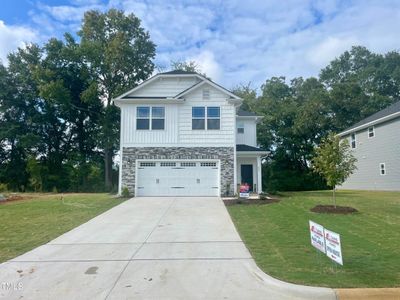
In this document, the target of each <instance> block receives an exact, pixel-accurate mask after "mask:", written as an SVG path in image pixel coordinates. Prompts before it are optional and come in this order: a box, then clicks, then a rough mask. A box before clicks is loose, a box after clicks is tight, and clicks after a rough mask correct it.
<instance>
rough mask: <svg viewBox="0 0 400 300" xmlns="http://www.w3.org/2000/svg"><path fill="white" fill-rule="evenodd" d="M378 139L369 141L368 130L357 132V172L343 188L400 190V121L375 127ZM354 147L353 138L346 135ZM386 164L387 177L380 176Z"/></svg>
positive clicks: (392, 121)
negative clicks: (383, 165)
mask: <svg viewBox="0 0 400 300" xmlns="http://www.w3.org/2000/svg"><path fill="white" fill-rule="evenodd" d="M374 131H375V136H374V137H373V138H368V128H366V129H363V130H360V131H357V132H356V144H357V145H356V148H355V149H352V151H353V155H354V156H355V158H357V163H356V165H357V170H355V171H354V173H353V174H352V175H350V177H349V178H348V179H347V180H346V182H345V183H344V184H343V185H342V186H341V187H339V188H340V189H360V190H400V118H397V119H393V120H391V121H388V122H385V123H381V124H377V125H375V126H374ZM344 138H347V139H348V140H349V143H350V135H346V136H345V137H344ZM381 163H384V164H385V167H386V175H380V164H381Z"/></svg>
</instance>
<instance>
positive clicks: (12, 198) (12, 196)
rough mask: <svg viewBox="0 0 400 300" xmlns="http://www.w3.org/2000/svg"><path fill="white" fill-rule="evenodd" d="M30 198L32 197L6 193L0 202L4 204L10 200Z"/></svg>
mask: <svg viewBox="0 0 400 300" xmlns="http://www.w3.org/2000/svg"><path fill="white" fill-rule="evenodd" d="M30 198H32V197H23V196H20V195H8V196H7V197H6V199H5V200H2V201H0V204H5V203H8V202H12V201H21V200H27V199H30Z"/></svg>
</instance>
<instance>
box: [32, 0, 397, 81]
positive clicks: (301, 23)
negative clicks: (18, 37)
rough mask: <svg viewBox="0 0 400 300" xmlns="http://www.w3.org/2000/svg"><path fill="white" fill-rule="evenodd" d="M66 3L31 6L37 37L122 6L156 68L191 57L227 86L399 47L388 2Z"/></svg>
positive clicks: (307, 71) (307, 72)
mask: <svg viewBox="0 0 400 300" xmlns="http://www.w3.org/2000/svg"><path fill="white" fill-rule="evenodd" d="M70 1H71V2H70V3H71V5H62V6H57V5H51V4H46V5H44V4H39V5H38V7H37V10H36V11H35V13H34V14H32V18H33V19H34V22H36V23H37V24H38V31H39V30H40V35H41V36H42V35H43V34H42V33H43V32H45V33H46V34H47V36H49V35H57V34H58V36H60V34H62V33H63V32H64V31H70V32H76V31H77V29H78V27H79V25H80V19H81V18H82V16H83V13H84V11H86V10H88V9H93V8H96V9H100V10H102V11H104V10H106V9H109V8H111V7H115V8H119V9H124V10H125V11H126V12H127V13H131V12H132V13H134V14H135V15H136V16H138V17H139V18H140V19H141V20H142V26H144V27H145V28H146V30H148V31H149V32H150V36H151V39H152V40H153V41H154V42H155V43H156V45H157V57H156V64H157V65H160V66H164V67H166V66H167V67H168V66H169V65H170V62H171V61H172V60H175V61H176V60H193V59H194V60H196V61H197V62H198V63H199V64H201V66H202V68H203V69H204V71H205V72H207V73H208V74H209V75H210V76H211V77H212V78H213V79H214V80H217V81H219V82H220V83H221V84H224V85H226V86H227V87H232V86H234V85H237V84H240V83H248V82H252V83H253V85H254V86H260V84H261V83H263V82H264V81H265V80H266V79H267V78H269V77H271V76H281V75H285V76H286V77H287V78H293V77H297V76H303V77H308V76H317V75H318V72H319V70H320V69H321V68H323V67H325V66H326V65H327V64H328V63H329V62H330V61H331V60H332V59H334V58H335V57H337V56H339V55H340V54H341V53H342V52H343V51H345V50H348V49H350V47H351V46H352V45H355V44H361V45H365V46H366V47H368V48H369V49H371V50H372V51H376V52H379V53H384V52H387V51H390V50H399V49H400V39H399V38H398V30H397V28H400V2H399V1H396V0H382V1H375V0H364V1H342V0H287V1H273V0H265V1H257V0H247V1H239V0H236V1H235V0H232V1H213V0H204V1H200V2H199V1H196V0H177V1H167V2H166V1H164V0H151V1H144V0H109V1H108V2H107V3H104V2H102V1H100V0H89V1H83V0H70ZM49 3H51V2H49ZM39 27H40V28H39ZM28 38H29V36H28Z"/></svg>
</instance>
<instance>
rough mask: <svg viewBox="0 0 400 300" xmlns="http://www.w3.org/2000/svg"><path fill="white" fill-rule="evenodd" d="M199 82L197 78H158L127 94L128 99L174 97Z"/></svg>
mask: <svg viewBox="0 0 400 300" xmlns="http://www.w3.org/2000/svg"><path fill="white" fill-rule="evenodd" d="M199 81H200V79H199V78H197V77H172V78H165V77H160V78H157V79H155V80H154V81H153V82H150V83H148V84H147V85H146V86H144V87H142V88H141V89H139V90H137V91H134V92H132V93H130V94H128V97H174V96H176V95H177V94H179V93H180V92H182V91H184V90H186V89H188V88H189V87H191V86H192V85H194V84H195V83H197V82H199Z"/></svg>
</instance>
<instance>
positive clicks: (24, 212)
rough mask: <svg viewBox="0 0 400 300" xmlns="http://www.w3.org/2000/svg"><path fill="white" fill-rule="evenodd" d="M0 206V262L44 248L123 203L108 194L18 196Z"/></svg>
mask: <svg viewBox="0 0 400 300" xmlns="http://www.w3.org/2000/svg"><path fill="white" fill-rule="evenodd" d="M20 195H22V196H23V197H25V198H27V200H19V201H12V202H8V203H5V204H0V262H4V261H6V260H9V259H11V258H14V257H16V256H18V255H20V254H22V253H25V252H27V251H29V250H31V249H33V248H35V247H38V246H40V245H43V244H45V243H47V242H49V241H50V240H52V239H54V238H56V237H58V236H59V235H61V234H63V233H65V232H67V231H69V230H71V229H72V228H74V227H76V226H78V225H80V224H82V223H84V222H86V221H88V220H90V219H91V218H93V217H95V216H96V215H98V214H100V213H102V212H104V211H106V210H108V209H110V208H111V207H113V206H115V205H117V204H119V203H121V202H122V201H123V200H121V199H117V198H113V197H112V196H111V195H109V194H64V196H63V198H64V199H63V200H61V195H60V194H20Z"/></svg>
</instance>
